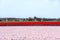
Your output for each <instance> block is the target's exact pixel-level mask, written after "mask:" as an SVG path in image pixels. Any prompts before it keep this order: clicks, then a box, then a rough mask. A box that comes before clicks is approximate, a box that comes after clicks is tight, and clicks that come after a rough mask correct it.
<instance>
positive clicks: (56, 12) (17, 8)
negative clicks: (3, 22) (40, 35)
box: [0, 0, 60, 18]
mask: <svg viewBox="0 0 60 40" xmlns="http://www.w3.org/2000/svg"><path fill="white" fill-rule="evenodd" d="M34 16H36V17H41V18H60V0H0V18H1V17H2V18H4V17H16V18H27V17H34Z"/></svg>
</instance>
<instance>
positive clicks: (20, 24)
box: [0, 22, 60, 26]
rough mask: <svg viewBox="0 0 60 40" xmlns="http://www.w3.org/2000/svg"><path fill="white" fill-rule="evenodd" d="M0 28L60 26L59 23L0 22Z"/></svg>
mask: <svg viewBox="0 0 60 40" xmlns="http://www.w3.org/2000/svg"><path fill="white" fill-rule="evenodd" d="M0 26H60V22H0Z"/></svg>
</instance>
